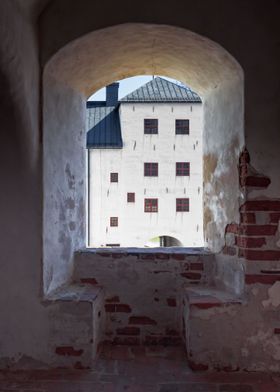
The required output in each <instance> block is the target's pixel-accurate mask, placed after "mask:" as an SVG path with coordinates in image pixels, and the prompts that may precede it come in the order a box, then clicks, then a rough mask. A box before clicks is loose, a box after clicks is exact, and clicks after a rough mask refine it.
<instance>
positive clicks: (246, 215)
mask: <svg viewBox="0 0 280 392" xmlns="http://www.w3.org/2000/svg"><path fill="white" fill-rule="evenodd" d="M240 218H241V223H251V224H254V223H256V215H255V214H254V213H253V212H242V213H241V214H240Z"/></svg>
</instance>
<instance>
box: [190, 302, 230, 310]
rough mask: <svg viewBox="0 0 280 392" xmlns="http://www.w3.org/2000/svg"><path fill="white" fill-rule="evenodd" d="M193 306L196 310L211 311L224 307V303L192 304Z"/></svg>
mask: <svg viewBox="0 0 280 392" xmlns="http://www.w3.org/2000/svg"><path fill="white" fill-rule="evenodd" d="M191 306H194V307H195V308H199V309H210V308H216V307H219V306H223V303H222V302H198V303H193V304H191Z"/></svg>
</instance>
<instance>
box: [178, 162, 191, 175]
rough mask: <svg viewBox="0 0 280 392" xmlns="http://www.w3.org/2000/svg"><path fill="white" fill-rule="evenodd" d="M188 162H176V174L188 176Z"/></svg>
mask: <svg viewBox="0 0 280 392" xmlns="http://www.w3.org/2000/svg"><path fill="white" fill-rule="evenodd" d="M189 175H190V162H176V176H189Z"/></svg>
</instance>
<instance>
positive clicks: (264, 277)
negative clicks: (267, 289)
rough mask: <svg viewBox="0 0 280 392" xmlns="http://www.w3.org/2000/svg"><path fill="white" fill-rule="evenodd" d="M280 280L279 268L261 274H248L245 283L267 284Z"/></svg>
mask: <svg viewBox="0 0 280 392" xmlns="http://www.w3.org/2000/svg"><path fill="white" fill-rule="evenodd" d="M279 281H280V271H279V270H275V271H273V270H270V271H266V272H265V273H261V274H246V275H245V283H246V284H256V283H260V284H267V285H273V284H274V283H275V282H279Z"/></svg>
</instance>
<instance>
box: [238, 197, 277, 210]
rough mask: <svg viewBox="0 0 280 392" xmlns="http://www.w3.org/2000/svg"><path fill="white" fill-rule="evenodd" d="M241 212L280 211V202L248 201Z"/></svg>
mask: <svg viewBox="0 0 280 392" xmlns="http://www.w3.org/2000/svg"><path fill="white" fill-rule="evenodd" d="M240 211H280V200H269V199H268V200H247V201H246V202H245V203H244V204H243V205H242V206H241V207H240Z"/></svg>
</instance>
